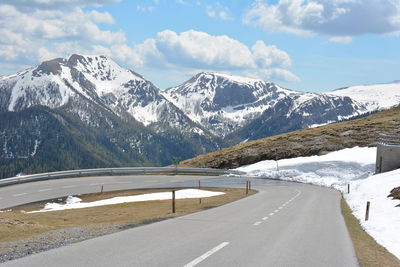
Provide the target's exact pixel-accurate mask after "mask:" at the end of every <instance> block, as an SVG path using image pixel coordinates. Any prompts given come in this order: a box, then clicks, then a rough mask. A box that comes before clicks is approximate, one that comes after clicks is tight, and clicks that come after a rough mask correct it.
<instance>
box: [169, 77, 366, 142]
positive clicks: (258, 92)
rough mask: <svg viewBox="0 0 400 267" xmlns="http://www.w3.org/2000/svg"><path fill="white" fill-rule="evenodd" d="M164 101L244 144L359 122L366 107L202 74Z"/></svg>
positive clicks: (341, 98) (348, 100)
mask: <svg viewBox="0 0 400 267" xmlns="http://www.w3.org/2000/svg"><path fill="white" fill-rule="evenodd" d="M164 95H165V97H166V98H167V99H168V100H170V101H171V102H172V103H174V104H175V105H176V106H178V107H179V108H181V109H182V110H183V111H184V112H185V114H186V115H187V116H188V117H190V118H191V119H192V120H193V121H195V122H198V123H199V124H201V125H203V126H204V127H205V128H207V129H208V130H209V131H211V132H212V133H214V134H217V135H222V136H227V137H226V139H227V140H236V141H237V142H240V141H242V140H246V139H255V138H260V137H265V136H271V135H274V134H279V133H283V132H287V131H292V130H297V129H302V128H307V127H311V126H314V125H316V124H326V123H329V122H335V121H340V120H343V119H347V118H351V117H353V116H358V115H360V114H363V113H365V112H366V109H365V107H364V106H363V105H362V104H360V103H358V102H356V101H353V100H352V99H351V98H349V97H347V96H335V95H330V94H317V93H303V92H297V91H292V90H288V89H284V88H281V87H279V86H278V85H275V84H273V83H268V82H265V81H262V80H257V79H250V78H243V77H237V76H231V75H226V74H220V73H206V72H203V73H199V74H198V75H196V76H194V77H193V78H191V79H190V80H188V81H187V82H185V83H183V84H182V85H180V86H178V87H173V88H169V89H167V90H166V91H165V93H164Z"/></svg>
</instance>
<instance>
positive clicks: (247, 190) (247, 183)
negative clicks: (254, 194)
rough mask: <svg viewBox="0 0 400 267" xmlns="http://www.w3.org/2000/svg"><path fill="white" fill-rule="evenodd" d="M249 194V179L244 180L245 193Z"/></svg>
mask: <svg viewBox="0 0 400 267" xmlns="http://www.w3.org/2000/svg"><path fill="white" fill-rule="evenodd" d="M247 194H249V181H246V195H247Z"/></svg>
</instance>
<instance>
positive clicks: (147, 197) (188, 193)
mask: <svg viewBox="0 0 400 267" xmlns="http://www.w3.org/2000/svg"><path fill="white" fill-rule="evenodd" d="M223 194H225V193H223V192H214V191H207V190H200V189H182V190H177V191H176V192H175V199H185V198H206V197H213V196H219V195H223ZM168 199H172V192H160V193H150V194H142V195H136V196H124V197H113V198H109V199H103V200H98V201H93V202H81V201H82V200H81V199H80V198H78V197H73V196H69V197H68V198H67V200H66V201H65V204H59V203H47V204H46V205H45V207H44V209H42V210H35V211H31V212H27V213H37V212H48V211H59V210H69V209H83V208H91V207H99V206H105V205H113V204H121V203H128V202H141V201H151V200H168Z"/></svg>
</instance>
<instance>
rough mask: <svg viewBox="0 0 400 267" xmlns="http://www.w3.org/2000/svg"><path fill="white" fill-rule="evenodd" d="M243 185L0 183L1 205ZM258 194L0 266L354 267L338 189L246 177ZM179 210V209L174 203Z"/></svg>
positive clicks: (114, 180) (101, 180)
mask: <svg viewBox="0 0 400 267" xmlns="http://www.w3.org/2000/svg"><path fill="white" fill-rule="evenodd" d="M199 179H201V180H202V185H203V186H228V187H229V186H231V187H238V186H241V187H244V185H245V180H246V178H221V177H196V176H124V177H116V176H111V177H86V178H82V179H79V178H72V179H62V180H50V181H43V182H36V183H28V184H21V185H15V186H9V187H4V188H0V198H1V199H0V203H1V204H0V208H2V209H3V208H7V207H11V206H15V205H17V204H23V203H26V202H31V201H38V200H43V199H49V198H55V197H60V196H65V195H70V194H74V195H76V194H81V193H89V192H98V191H99V190H100V187H101V185H104V190H107V191H108V190H110V191H111V190H117V189H126V188H151V187H163V186H196V185H197V181H198V180H199ZM252 185H253V188H255V189H257V190H259V193H258V194H255V195H253V196H250V197H248V198H245V199H242V200H239V201H236V202H233V203H230V204H227V205H224V206H221V207H218V208H214V209H210V210H206V211H202V212H198V213H195V214H190V215H186V216H183V217H179V218H175V219H169V220H165V221H162V222H158V223H153V224H150V225H146V226H141V227H137V228H133V229H129V230H125V231H121V232H118V233H115V234H110V235H107V236H102V237H99V238H95V239H91V240H87V241H83V242H80V243H76V244H73V245H69V246H65V247H61V248H57V249H53V250H49V251H46V252H43V253H39V254H35V255H32V256H29V257H25V258H21V259H17V260H14V261H10V262H6V263H3V264H1V266H41V267H42V266H358V262H357V259H356V256H355V253H354V248H353V245H352V243H351V240H350V238H349V235H348V232H347V229H346V227H345V224H344V221H343V218H342V215H341V213H340V194H339V193H338V192H336V191H334V190H331V189H327V188H321V187H317V186H311V185H303V184H297V183H289V182H282V181H271V180H262V179H253V180H252ZM178 208H179V207H178Z"/></svg>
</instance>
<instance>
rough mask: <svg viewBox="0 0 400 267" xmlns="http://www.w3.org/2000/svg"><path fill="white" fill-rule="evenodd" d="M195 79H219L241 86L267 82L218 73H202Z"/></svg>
mask: <svg viewBox="0 0 400 267" xmlns="http://www.w3.org/2000/svg"><path fill="white" fill-rule="evenodd" d="M195 77H197V79H210V80H211V79H219V80H223V81H225V82H231V83H239V84H244V85H254V84H256V83H260V82H261V83H265V81H263V80H260V79H254V78H248V77H243V76H235V75H230V74H225V73H218V72H201V73H199V74H197V75H196V76H195Z"/></svg>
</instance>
